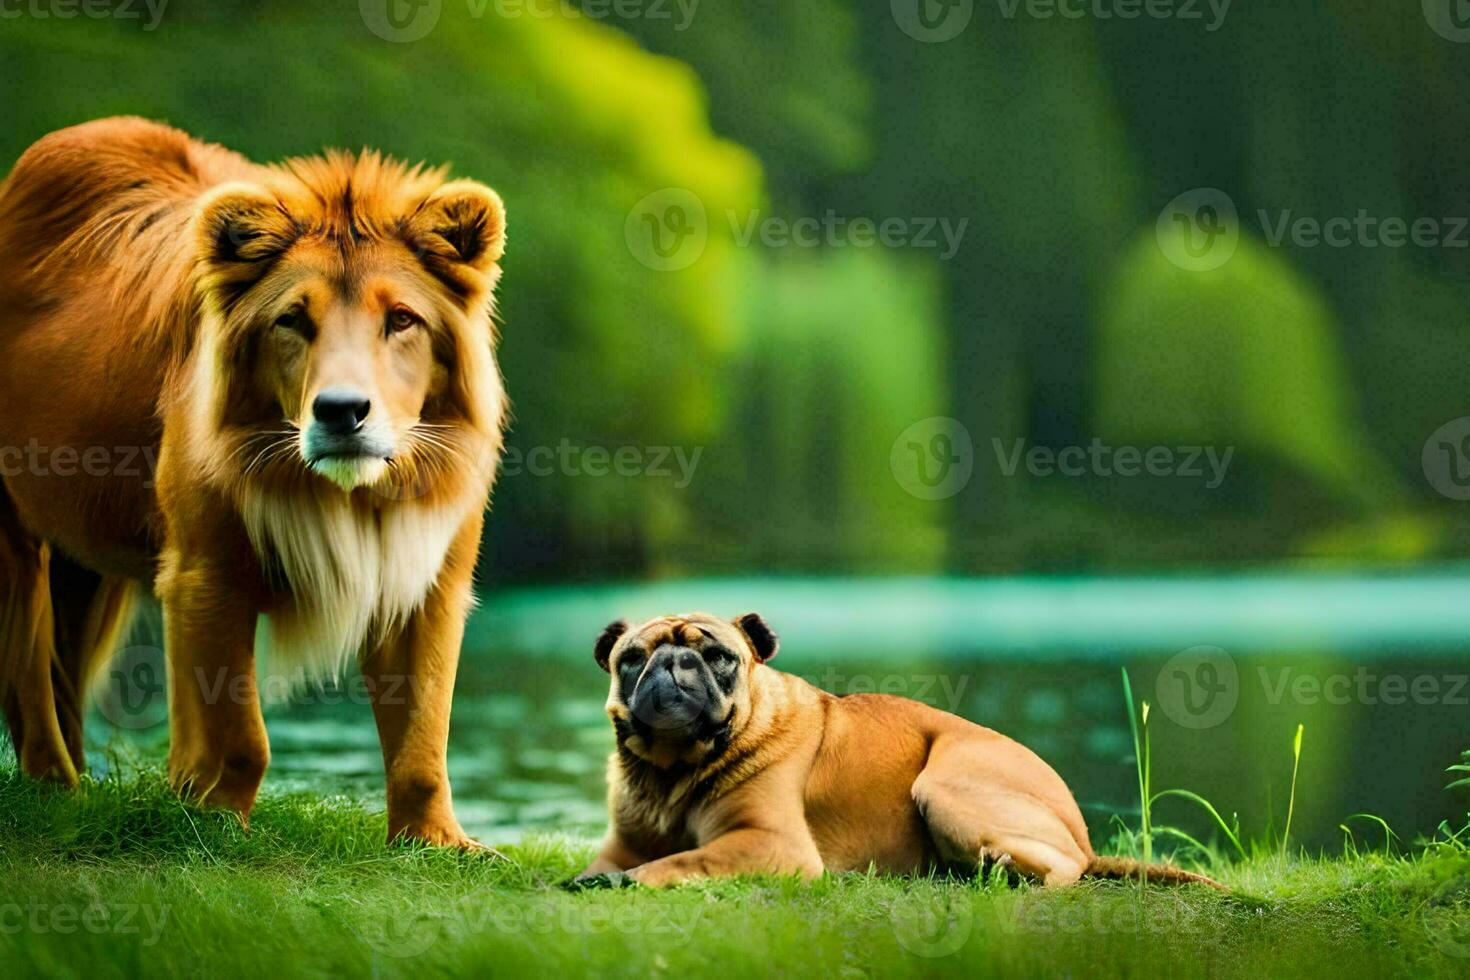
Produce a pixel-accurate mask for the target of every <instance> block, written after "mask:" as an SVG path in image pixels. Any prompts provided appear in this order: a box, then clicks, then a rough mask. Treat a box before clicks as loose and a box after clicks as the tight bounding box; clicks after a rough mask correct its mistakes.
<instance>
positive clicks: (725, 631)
mask: <svg viewBox="0 0 1470 980" xmlns="http://www.w3.org/2000/svg"><path fill="white" fill-rule="evenodd" d="M624 646H625V648H627V647H635V646H636V647H639V648H641V649H643V650H646V651H648V652H650V653H651V652H653V651H654V650H657V649H658V648H659V647H662V646H679V647H688V648H689V649H691V650H703V649H705V648H707V647H711V646H722V647H726V648H727V649H729V650H730V651H731V652H733V653H737V654H740V655H742V656H743V655H744V654H745V653H746V652H747V649H746V644H745V638H744V637H743V636H742V635H741V634H740V631H739V630H737V629H735V627H734V626H732V625H731V624H730V623H728V622H726V621H725V620H723V619H719V618H717V617H715V616H708V615H705V614H704V613H689V614H686V615H682V616H660V617H659V618H657V619H651V620H649V621H648V622H646V623H644V624H643V625H642V626H639V627H637V628H636V629H632V630H629V631H628V636H627V637H626V639H625V644H624Z"/></svg>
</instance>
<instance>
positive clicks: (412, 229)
mask: <svg viewBox="0 0 1470 980" xmlns="http://www.w3.org/2000/svg"><path fill="white" fill-rule="evenodd" d="M405 231H406V237H407V238H408V239H409V246H410V247H412V248H413V249H414V251H416V252H417V253H418V254H419V258H420V259H421V260H422V261H423V263H424V265H425V266H427V267H428V269H429V271H430V272H432V273H434V274H435V275H437V276H439V277H441V278H448V279H450V280H459V279H461V278H462V277H463V273H464V271H465V270H466V269H468V270H473V271H474V272H476V273H480V274H485V273H488V272H490V270H491V267H492V266H494V265H495V263H497V262H499V261H500V257H501V255H503V254H504V253H505V204H504V203H503V202H502V201H501V200H500V195H499V194H496V193H495V192H494V191H492V190H491V189H490V188H488V187H486V186H485V185H484V184H480V183H476V182H475V181H473V180H453V181H450V182H449V183H447V184H445V185H444V186H443V187H441V188H439V189H438V190H436V191H435V192H434V193H433V194H431V195H429V197H428V199H427V200H425V201H424V202H423V203H422V204H421V205H419V207H418V210H417V211H415V212H414V213H413V215H412V216H411V217H409V219H408V222H407V225H406V229H405ZM491 278H492V280H493V278H494V277H493V276H492V277H491Z"/></svg>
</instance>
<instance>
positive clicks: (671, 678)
mask: <svg viewBox="0 0 1470 980" xmlns="http://www.w3.org/2000/svg"><path fill="white" fill-rule="evenodd" d="M627 703H628V711H629V713H630V714H631V715H632V716H633V727H634V729H635V730H636V731H637V732H638V733H639V734H640V735H643V736H644V737H645V738H649V737H652V738H657V739H672V740H687V739H706V738H712V737H714V735H715V734H716V733H717V732H718V731H719V729H720V727H721V726H722V725H723V724H724V723H725V722H726V721H727V720H728V719H727V710H726V706H725V703H724V699H723V698H722V697H721V696H720V694H719V691H718V689H717V688H716V686H715V682H714V675H713V673H712V672H711V671H710V669H709V666H708V665H707V664H706V663H705V662H704V658H703V657H701V656H700V655H699V654H698V653H696V652H694V651H693V650H689V649H686V648H683V647H667V646H666V647H660V648H659V649H658V650H657V651H656V652H655V653H654V655H653V656H652V657H651V658H649V661H648V665H647V666H646V667H645V668H644V670H643V673H642V674H641V676H640V677H639V678H638V684H637V686H636V687H635V688H634V689H633V695H632V697H631V698H629V699H628V702H627Z"/></svg>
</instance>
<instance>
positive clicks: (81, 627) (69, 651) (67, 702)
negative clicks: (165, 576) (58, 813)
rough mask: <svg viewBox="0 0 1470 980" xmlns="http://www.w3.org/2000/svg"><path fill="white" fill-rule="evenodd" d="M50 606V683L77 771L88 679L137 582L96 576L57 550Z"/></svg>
mask: <svg viewBox="0 0 1470 980" xmlns="http://www.w3.org/2000/svg"><path fill="white" fill-rule="evenodd" d="M50 583H51V608H52V615H53V618H54V619H55V625H56V634H55V643H56V654H57V659H56V663H55V665H54V669H53V671H52V677H51V683H52V687H53V688H54V690H55V692H56V719H57V721H58V722H59V723H60V725H61V734H62V738H63V740H64V741H65V743H66V749H67V752H68V754H69V755H70V756H71V761H72V765H73V766H75V767H76V770H77V772H79V773H80V772H82V771H84V770H85V769H86V758H85V756H84V755H83V753H82V723H83V719H84V718H85V716H86V711H87V692H88V689H89V688H90V687H91V683H92V679H93V678H94V677H95V676H96V673H97V671H98V670H99V669H101V667H102V666H103V665H105V664H106V662H107V659H108V657H110V656H111V655H112V653H114V652H115V651H116V649H117V645H118V642H119V641H120V640H121V639H122V635H123V633H124V632H125V631H126V630H127V627H128V624H129V622H130V621H131V619H132V611H133V607H134V604H135V602H134V600H135V597H136V593H137V587H136V585H135V584H134V583H132V582H130V581H128V580H127V579H122V578H115V577H109V576H102V575H98V574H97V573H96V572H93V571H90V570H88V569H86V568H83V567H82V566H81V565H78V564H77V563H76V562H73V561H71V560H69V559H68V558H66V556H64V555H61V554H55V553H53V554H52V556H51V575H50Z"/></svg>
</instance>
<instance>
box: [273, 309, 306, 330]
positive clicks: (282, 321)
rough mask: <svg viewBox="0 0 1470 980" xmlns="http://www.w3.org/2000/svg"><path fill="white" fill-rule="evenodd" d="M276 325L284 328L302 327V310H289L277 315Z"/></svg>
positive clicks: (295, 328) (294, 328)
mask: <svg viewBox="0 0 1470 980" xmlns="http://www.w3.org/2000/svg"><path fill="white" fill-rule="evenodd" d="M275 325H276V326H278V327H280V328H281V329H282V330H297V329H299V328H300V327H301V311H300V310H289V311H287V312H285V313H282V314H281V315H280V316H278V317H276V322H275Z"/></svg>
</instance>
